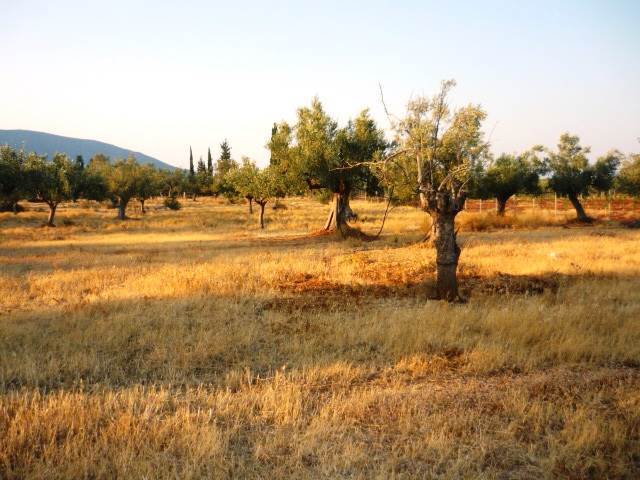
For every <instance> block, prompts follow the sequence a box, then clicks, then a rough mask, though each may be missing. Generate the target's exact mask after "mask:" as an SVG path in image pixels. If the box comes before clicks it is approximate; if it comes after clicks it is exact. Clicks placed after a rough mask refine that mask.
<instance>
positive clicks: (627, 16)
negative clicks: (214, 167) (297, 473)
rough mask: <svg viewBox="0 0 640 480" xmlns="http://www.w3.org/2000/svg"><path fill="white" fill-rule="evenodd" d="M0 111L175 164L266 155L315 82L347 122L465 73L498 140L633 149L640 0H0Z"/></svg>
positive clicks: (3, 117)
mask: <svg viewBox="0 0 640 480" xmlns="http://www.w3.org/2000/svg"><path fill="white" fill-rule="evenodd" d="M0 10H1V12H2V14H1V16H0V59H1V61H2V64H1V66H0V69H1V72H0V92H1V95H0V128H4V129H13V128H24V129H31V130H40V131H46V132H51V133H57V134H61V135H68V136H73V137H81V138H92V139H96V140H102V141H105V142H109V143H114V144H116V145H119V146H122V147H125V148H131V149H134V150H139V151H142V152H145V153H147V154H149V155H152V156H155V157H157V158H159V159H161V160H163V161H166V162H169V163H172V164H174V165H178V166H186V165H187V163H188V148H189V145H190V144H191V145H193V149H194V155H195V156H196V158H197V156H199V155H200V154H202V155H205V154H206V148H207V146H208V145H210V146H211V147H212V150H213V151H214V154H216V155H217V153H218V144H219V143H220V142H221V141H222V140H223V139H224V138H225V137H226V138H228V139H229V142H230V143H231V147H232V152H233V154H234V157H236V158H240V157H241V155H248V156H250V157H252V158H254V159H256V160H258V162H260V163H264V162H266V159H267V158H268V153H267V151H266V150H265V149H264V144H265V143H266V141H267V140H268V136H269V134H270V129H271V125H272V123H273V122H274V121H279V120H289V121H293V120H294V118H295V110H296V108H297V107H298V106H300V105H302V104H307V103H308V102H309V101H310V99H311V98H312V97H313V96H314V95H318V96H319V97H320V99H321V100H322V102H323V103H324V104H325V107H326V109H327V110H328V112H329V113H330V114H332V115H334V116H335V117H336V118H338V119H339V120H340V121H341V122H342V121H346V120H347V119H348V118H349V117H353V116H355V115H356V114H357V113H358V112H359V111H360V110H361V109H362V108H364V107H370V108H371V111H372V113H373V114H374V116H375V117H376V118H377V119H378V120H379V121H380V123H381V124H382V125H384V126H386V119H385V117H384V115H383V111H382V108H381V104H380V99H379V92H378V82H380V83H381V84H382V85H383V88H384V91H385V97H386V99H387V102H388V104H389V106H390V107H391V109H392V110H393V111H394V112H397V113H402V111H403V106H404V104H405V103H406V101H407V99H408V98H409V97H410V96H411V95H412V94H416V93H426V94H431V93H432V92H433V91H434V90H435V89H436V88H437V86H438V84H439V81H440V80H441V79H443V78H455V79H456V80H457V82H458V87H457V88H456V90H455V93H454V97H453V99H454V102H455V103H456V104H458V105H461V104H465V103H468V102H473V103H480V104H482V105H483V107H484V108H485V109H486V110H487V112H488V114H489V117H488V120H487V123H486V126H485V130H486V131H487V132H488V133H489V132H492V134H491V143H492V145H493V150H494V151H495V152H496V153H500V152H502V151H508V152H510V151H517V150H522V149H525V148H528V147H530V146H531V145H533V144H536V143H542V144H545V145H548V146H553V145H555V143H556V141H557V138H558V137H559V135H560V133H561V132H563V131H565V130H569V131H571V132H572V133H577V134H579V135H580V136H581V137H582V140H583V143H584V144H586V145H591V146H592V147H593V152H594V156H595V155H598V154H601V153H603V152H604V151H606V150H608V149H609V148H612V147H615V148H619V149H621V150H623V151H625V152H629V151H640V144H639V143H638V141H637V137H640V1H638V0H630V1H623V0H613V1H612V0H609V1H605V0H603V1H586V0H585V1H535V2H534V1H530V2H525V1H477V2H470V1H469V2H462V1H458V2H455V4H453V5H448V4H447V2H442V1H440V2H431V1H395V2H393V1H366V2H365V1H363V2H346V1H322V2H320V1H317V2H302V1H297V2H293V1H291V2H282V1H277V0H271V1H265V2H258V1H246V2H241V1H236V2H233V1H227V2H214V1H211V2H205V1H182V2H177V1H175V2H164V1H153V2H151V1H145V2H141V1H134V0H127V1H120V0H113V1H109V2H105V1H100V2H97V1H96V2H92V1H87V0H85V1H63V0H60V1H51V0H49V1H34V0H0Z"/></svg>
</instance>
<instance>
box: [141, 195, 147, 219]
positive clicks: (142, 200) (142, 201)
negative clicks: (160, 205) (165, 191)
mask: <svg viewBox="0 0 640 480" xmlns="http://www.w3.org/2000/svg"><path fill="white" fill-rule="evenodd" d="M140 206H141V207H142V215H144V214H145V213H146V210H145V209H144V198H141V199H140Z"/></svg>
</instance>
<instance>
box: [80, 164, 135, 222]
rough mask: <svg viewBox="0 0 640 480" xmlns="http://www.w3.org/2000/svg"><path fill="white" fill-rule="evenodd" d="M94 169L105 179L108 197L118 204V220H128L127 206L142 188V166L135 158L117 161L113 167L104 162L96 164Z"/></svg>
mask: <svg viewBox="0 0 640 480" xmlns="http://www.w3.org/2000/svg"><path fill="white" fill-rule="evenodd" d="M92 164H94V162H92ZM94 167H95V168H96V169H99V171H100V173H101V175H102V176H103V178H104V179H105V185H106V189H107V194H108V196H109V197H110V198H111V199H112V200H115V202H116V203H117V206H118V219H119V220H126V218H127V216H126V211H127V205H128V203H129V201H130V200H131V199H132V198H133V197H135V196H136V195H137V193H138V188H139V186H140V165H138V163H137V162H136V160H135V158H133V157H129V158H128V159H127V160H116V161H115V162H114V163H113V165H111V164H110V163H108V162H104V161H102V162H99V163H98V162H96V163H95V164H94Z"/></svg>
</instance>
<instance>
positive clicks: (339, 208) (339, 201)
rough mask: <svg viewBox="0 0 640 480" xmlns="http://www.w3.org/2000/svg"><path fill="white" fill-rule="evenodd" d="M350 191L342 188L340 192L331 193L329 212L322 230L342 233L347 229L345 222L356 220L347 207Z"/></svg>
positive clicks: (348, 206)
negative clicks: (331, 199)
mask: <svg viewBox="0 0 640 480" xmlns="http://www.w3.org/2000/svg"><path fill="white" fill-rule="evenodd" d="M350 192H351V191H350V190H349V189H346V188H343V189H342V191H338V192H333V201H332V202H331V210H330V211H329V215H328V216H327V222H326V223H325V225H324V230H327V231H329V230H338V231H340V232H341V233H344V232H345V230H346V229H348V228H349V225H348V224H347V222H348V221H349V220H353V219H354V218H356V215H355V214H354V213H353V210H351V206H350V205H349V194H350Z"/></svg>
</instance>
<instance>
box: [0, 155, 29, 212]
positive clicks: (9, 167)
mask: <svg viewBox="0 0 640 480" xmlns="http://www.w3.org/2000/svg"><path fill="white" fill-rule="evenodd" d="M25 160H26V154H25V152H24V151H23V150H14V149H13V148H11V147H10V146H9V145H2V146H0V211H12V212H13V213H18V211H19V206H18V201H19V200H21V199H22V198H23V197H24V194H25V191H24V190H25V188H24V187H25V175H24V163H25Z"/></svg>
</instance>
